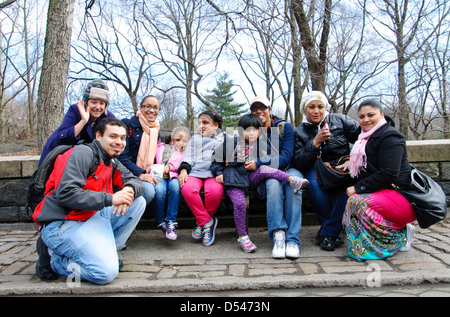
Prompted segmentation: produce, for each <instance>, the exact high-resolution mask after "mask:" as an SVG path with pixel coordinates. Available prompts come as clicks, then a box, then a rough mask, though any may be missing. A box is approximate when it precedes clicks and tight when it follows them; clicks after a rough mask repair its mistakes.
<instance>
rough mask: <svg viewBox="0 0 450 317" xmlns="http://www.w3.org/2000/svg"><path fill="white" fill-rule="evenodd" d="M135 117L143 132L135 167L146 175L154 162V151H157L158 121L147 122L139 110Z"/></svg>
mask: <svg viewBox="0 0 450 317" xmlns="http://www.w3.org/2000/svg"><path fill="white" fill-rule="evenodd" d="M136 116H137V117H138V118H139V123H140V124H141V126H142V129H143V130H144V133H143V134H142V138H141V144H140V145H139V152H138V156H137V160H136V165H137V166H139V167H140V168H143V169H145V170H146V171H147V173H148V172H149V171H150V168H151V166H152V164H153V162H154V161H155V156H156V151H157V149H158V132H159V122H158V120H155V121H153V122H150V121H148V120H147V119H146V118H145V116H144V115H142V113H141V111H140V110H139V111H138V112H137V113H136Z"/></svg>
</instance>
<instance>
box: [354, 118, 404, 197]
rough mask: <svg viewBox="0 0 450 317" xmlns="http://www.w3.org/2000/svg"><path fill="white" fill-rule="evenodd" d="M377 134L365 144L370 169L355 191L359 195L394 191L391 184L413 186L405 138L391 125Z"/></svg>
mask: <svg viewBox="0 0 450 317" xmlns="http://www.w3.org/2000/svg"><path fill="white" fill-rule="evenodd" d="M386 119H387V121H388V123H387V124H385V125H384V126H382V127H381V128H379V129H378V130H377V131H375V132H374V133H373V134H372V136H371V137H370V138H369V140H368V141H367V144H366V156H367V168H366V169H365V171H361V174H360V176H359V177H358V182H357V183H356V185H355V190H356V192H357V193H358V194H362V193H374V192H376V191H379V190H382V189H392V186H391V184H395V185H397V186H399V187H407V186H409V185H410V184H411V176H410V175H411V164H410V163H409V162H408V157H407V153H406V140H405V137H404V136H403V135H402V134H401V133H400V132H399V131H398V130H397V129H395V128H394V127H393V126H392V121H391V120H390V119H389V118H386Z"/></svg>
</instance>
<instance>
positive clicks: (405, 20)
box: [364, 0, 445, 138]
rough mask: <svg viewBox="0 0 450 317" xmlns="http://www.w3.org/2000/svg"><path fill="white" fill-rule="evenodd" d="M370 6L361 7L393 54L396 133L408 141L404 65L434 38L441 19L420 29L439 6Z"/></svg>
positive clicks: (391, 2) (391, 0)
mask: <svg viewBox="0 0 450 317" xmlns="http://www.w3.org/2000/svg"><path fill="white" fill-rule="evenodd" d="M371 3H372V6H368V5H366V1H364V7H365V8H366V10H367V11H368V12H369V13H370V15H371V16H372V17H373V18H374V20H375V21H376V22H377V25H376V26H375V30H376V31H377V33H378V34H379V36H380V37H381V38H383V39H384V40H385V41H386V42H388V43H390V44H391V45H392V46H393V47H394V49H395V51H396V59H395V63H396V64H397V80H398V90H397V91H398V92H397V97H398V108H399V121H400V126H399V130H400V132H402V133H403V135H405V137H406V138H408V132H409V128H408V122H409V113H410V109H409V107H408V96H407V86H408V80H407V73H406V69H407V65H408V64H409V63H410V62H411V59H412V58H413V57H414V56H415V55H416V54H417V53H418V52H419V51H420V50H421V49H422V47H423V46H424V45H425V44H426V43H427V41H428V40H429V39H430V38H431V37H432V36H434V34H435V32H436V29H437V27H438V26H439V25H440V24H441V23H442V20H440V21H437V23H434V26H433V27H430V28H429V29H428V30H427V29H426V28H425V27H424V26H425V24H426V23H425V22H426V19H427V18H428V17H430V16H431V15H433V14H434V13H435V12H436V10H437V9H438V8H439V7H440V6H442V4H439V2H433V1H427V0H406V1H405V0H383V1H371ZM444 3H445V1H444ZM378 13H380V14H378ZM422 33H423V34H425V36H422V37H421V38H420V39H419V37H418V35H419V34H422Z"/></svg>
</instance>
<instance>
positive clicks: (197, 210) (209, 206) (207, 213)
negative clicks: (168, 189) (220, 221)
mask: <svg viewBox="0 0 450 317" xmlns="http://www.w3.org/2000/svg"><path fill="white" fill-rule="evenodd" d="M202 187H203V188H204V192H205V203H203V200H202V197H201V196H200V191H201V189H202ZM181 195H183V197H184V200H185V201H186V204H187V205H188V206H189V208H190V209H191V211H192V213H193V214H194V216H195V219H196V220H197V224H198V225H199V226H203V225H204V224H206V223H207V222H209V221H210V220H211V217H212V216H214V215H215V214H216V212H217V209H218V208H219V205H220V203H221V202H222V197H223V185H222V184H220V183H218V182H216V179H215V178H214V177H212V178H197V177H193V176H189V178H188V180H187V182H186V183H184V185H183V187H182V188H181Z"/></svg>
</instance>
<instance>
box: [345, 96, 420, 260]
mask: <svg viewBox="0 0 450 317" xmlns="http://www.w3.org/2000/svg"><path fill="white" fill-rule="evenodd" d="M358 121H359V124H360V127H361V134H360V135H359V138H358V141H357V142H356V143H355V144H354V146H353V148H352V151H351V154H350V165H349V170H350V174H351V175H352V177H355V178H356V177H357V178H358V181H357V183H356V184H355V185H354V186H351V187H349V188H347V194H348V195H349V199H348V201H347V206H346V208H345V212H344V217H343V224H344V227H345V229H346V232H347V253H348V255H349V256H350V257H351V258H353V259H355V260H357V261H363V260H375V259H383V258H386V257H389V256H392V255H394V254H395V253H397V252H398V251H407V250H408V249H409V248H410V245H411V239H412V235H413V233H414V226H413V225H411V224H410V223H411V222H413V221H415V220H416V216H415V213H414V210H413V208H412V207H411V206H410V204H409V202H408V201H407V200H406V198H404V197H403V196H402V195H401V194H400V193H398V192H397V191H395V190H394V188H393V186H392V184H395V185H397V186H399V187H404V186H409V185H410V174H411V165H410V164H409V162H408V159H407V153H406V141H405V137H404V136H403V135H402V134H401V133H400V132H399V131H398V130H396V129H395V128H394V126H393V122H392V120H391V119H390V118H388V117H387V116H385V115H384V113H383V107H382V105H381V104H380V103H379V102H378V101H377V100H374V99H368V100H365V101H363V102H362V103H361V104H360V106H359V108H358Z"/></svg>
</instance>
